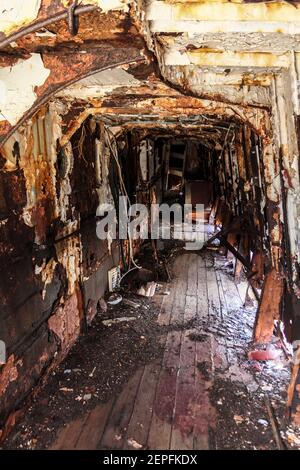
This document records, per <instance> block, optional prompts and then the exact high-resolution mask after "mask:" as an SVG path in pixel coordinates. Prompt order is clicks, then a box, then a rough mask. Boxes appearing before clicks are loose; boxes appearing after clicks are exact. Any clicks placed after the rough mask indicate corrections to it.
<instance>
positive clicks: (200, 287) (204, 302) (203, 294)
mask: <svg viewBox="0 0 300 470" xmlns="http://www.w3.org/2000/svg"><path fill="white" fill-rule="evenodd" d="M197 265H198V266H197V267H198V277H197V316H198V318H202V319H204V318H207V316H208V299H207V277H206V267H205V261H204V259H203V258H201V256H198V259H197Z"/></svg>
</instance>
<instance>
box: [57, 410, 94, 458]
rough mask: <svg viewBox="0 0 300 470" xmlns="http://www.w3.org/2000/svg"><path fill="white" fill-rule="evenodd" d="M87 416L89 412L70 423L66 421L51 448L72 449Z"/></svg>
mask: <svg viewBox="0 0 300 470" xmlns="http://www.w3.org/2000/svg"><path fill="white" fill-rule="evenodd" d="M88 416H89V413H87V414H86V415H85V416H83V417H81V418H78V419H76V420H74V421H72V422H71V423H68V424H67V425H66V426H65V427H64V428H62V429H61V430H60V431H59V433H58V436H57V438H56V441H55V442H54V444H53V445H52V447H51V450H74V449H75V446H76V443H77V440H78V438H79V436H80V434H81V432H82V429H83V427H84V423H85V422H86V420H87V419H88Z"/></svg>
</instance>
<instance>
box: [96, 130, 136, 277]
mask: <svg viewBox="0 0 300 470" xmlns="http://www.w3.org/2000/svg"><path fill="white" fill-rule="evenodd" d="M104 130H105V132H106V137H107V143H108V146H109V148H110V151H111V154H112V156H113V157H114V159H115V162H116V165H117V169H118V174H119V180H120V187H121V192H123V195H124V196H125V197H126V199H127V201H128V203H129V204H130V199H129V196H128V193H127V190H126V186H125V184H124V180H123V176H122V168H121V165H120V162H119V156H118V150H117V141H116V138H115V136H114V134H113V133H112V132H111V130H110V129H109V127H108V126H106V125H105V126H104ZM110 135H111V136H112V138H113V140H114V145H115V148H114V147H113V145H112V142H111V138H110ZM127 234H128V241H129V257H130V262H131V263H132V264H133V266H134V267H133V268H131V269H129V270H128V271H127V272H126V273H125V274H128V272H129V271H132V270H133V269H141V268H142V266H139V265H138V264H136V262H135V260H134V258H133V246H132V239H131V235H130V230H129V229H128V230H127ZM125 274H124V275H123V276H122V278H121V280H122V279H123V277H124V276H125ZM121 280H120V282H121Z"/></svg>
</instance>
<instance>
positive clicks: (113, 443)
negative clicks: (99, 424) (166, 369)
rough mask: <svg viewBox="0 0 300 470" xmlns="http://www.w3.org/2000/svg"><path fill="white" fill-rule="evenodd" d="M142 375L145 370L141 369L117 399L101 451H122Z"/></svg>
mask: <svg viewBox="0 0 300 470" xmlns="http://www.w3.org/2000/svg"><path fill="white" fill-rule="evenodd" d="M142 374H143V368H140V369H139V370H138V371H137V372H136V373H135V374H134V376H133V377H131V379H130V380H129V382H128V383H127V384H126V385H125V387H124V388H123V390H122V392H121V393H120V395H119V396H118V397H117V399H116V401H115V403H114V406H113V408H112V411H111V414H110V416H109V419H108V421H107V425H106V428H105V430H104V433H103V437H102V439H101V442H100V445H99V448H100V449H122V447H123V445H124V438H125V436H126V432H127V427H128V424H129V421H130V418H131V414H132V411H133V407H134V403H135V398H136V394H137V390H138V387H139V384H140V381H141V377H142Z"/></svg>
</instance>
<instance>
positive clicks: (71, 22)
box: [68, 0, 79, 36]
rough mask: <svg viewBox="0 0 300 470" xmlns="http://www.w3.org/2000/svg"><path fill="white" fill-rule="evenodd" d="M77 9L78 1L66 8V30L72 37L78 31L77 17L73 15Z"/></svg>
mask: <svg viewBox="0 0 300 470" xmlns="http://www.w3.org/2000/svg"><path fill="white" fill-rule="evenodd" d="M77 7H78V0H75V1H74V3H73V4H72V5H71V6H70V7H69V8H68V28H69V31H70V34H71V35H72V36H76V34H77V33H78V30H79V16H78V15H75V10H76V8H77Z"/></svg>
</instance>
